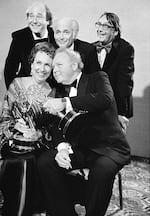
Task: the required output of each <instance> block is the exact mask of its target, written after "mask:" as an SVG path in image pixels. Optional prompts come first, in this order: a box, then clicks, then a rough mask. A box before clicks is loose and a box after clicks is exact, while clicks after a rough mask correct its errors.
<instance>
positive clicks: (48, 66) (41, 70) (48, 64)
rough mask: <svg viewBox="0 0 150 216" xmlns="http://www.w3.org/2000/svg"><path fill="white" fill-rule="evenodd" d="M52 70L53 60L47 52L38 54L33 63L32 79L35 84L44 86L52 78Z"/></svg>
mask: <svg viewBox="0 0 150 216" xmlns="http://www.w3.org/2000/svg"><path fill="white" fill-rule="evenodd" d="M51 70H52V58H51V57H50V56H49V55H47V54H46V53H45V52H42V51H39V52H37V53H36V55H35V58H34V61H33V63H32V64H31V72H32V77H33V78H34V80H35V82H36V83H38V84H42V83H43V82H45V81H46V79H47V78H48V77H49V76H50V74H51Z"/></svg>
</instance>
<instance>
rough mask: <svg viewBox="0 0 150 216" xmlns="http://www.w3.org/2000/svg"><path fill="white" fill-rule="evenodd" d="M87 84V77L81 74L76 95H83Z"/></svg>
mask: <svg viewBox="0 0 150 216" xmlns="http://www.w3.org/2000/svg"><path fill="white" fill-rule="evenodd" d="M87 83H88V76H87V75H86V74H84V73H82V75H81V78H80V80H79V84H78V92H77V95H85V91H86V86H87Z"/></svg>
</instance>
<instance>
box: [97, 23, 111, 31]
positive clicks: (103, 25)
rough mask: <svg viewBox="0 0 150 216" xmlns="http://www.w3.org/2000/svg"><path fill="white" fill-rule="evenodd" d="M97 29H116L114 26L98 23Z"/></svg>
mask: <svg viewBox="0 0 150 216" xmlns="http://www.w3.org/2000/svg"><path fill="white" fill-rule="evenodd" d="M95 27H96V29H99V28H100V27H102V28H103V29H104V30H109V29H111V28H114V26H112V25H109V24H107V23H104V24H102V23H100V22H96V23H95Z"/></svg>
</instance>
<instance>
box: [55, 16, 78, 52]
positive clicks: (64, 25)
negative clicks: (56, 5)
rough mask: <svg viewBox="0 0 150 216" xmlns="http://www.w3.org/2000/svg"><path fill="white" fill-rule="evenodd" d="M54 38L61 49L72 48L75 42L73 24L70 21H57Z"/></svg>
mask: <svg viewBox="0 0 150 216" xmlns="http://www.w3.org/2000/svg"><path fill="white" fill-rule="evenodd" d="M54 38H55V41H56V43H57V45H58V46H59V47H66V48H68V47H70V46H71V45H72V44H73V42H74V31H73V28H72V22H71V20H68V19H62V20H59V21H57V23H56V24H55V28H54Z"/></svg>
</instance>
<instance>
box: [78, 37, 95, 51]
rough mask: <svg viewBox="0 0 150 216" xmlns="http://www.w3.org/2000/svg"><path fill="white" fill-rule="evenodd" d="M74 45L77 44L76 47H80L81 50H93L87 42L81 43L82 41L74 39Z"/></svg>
mask: <svg viewBox="0 0 150 216" xmlns="http://www.w3.org/2000/svg"><path fill="white" fill-rule="evenodd" d="M75 44H77V45H78V46H81V47H83V48H89V49H93V45H92V44H90V43H89V42H87V41H83V40H79V39H76V40H75Z"/></svg>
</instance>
